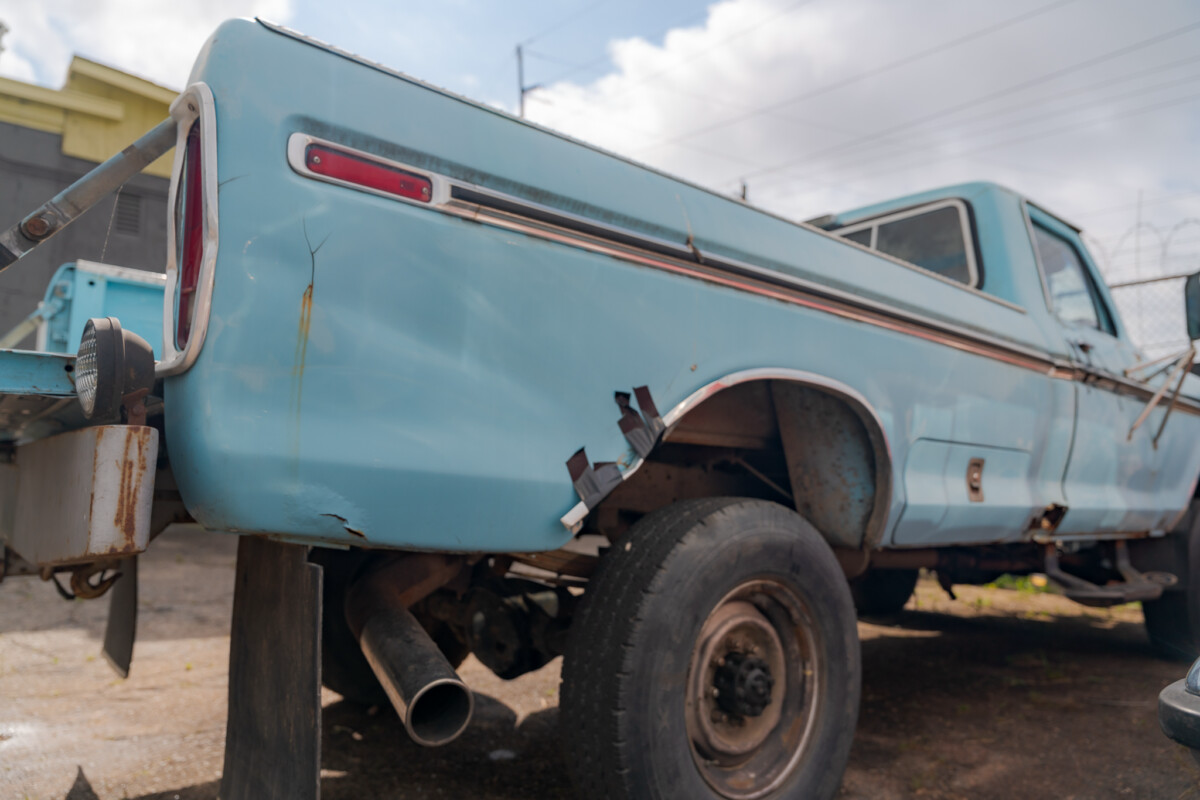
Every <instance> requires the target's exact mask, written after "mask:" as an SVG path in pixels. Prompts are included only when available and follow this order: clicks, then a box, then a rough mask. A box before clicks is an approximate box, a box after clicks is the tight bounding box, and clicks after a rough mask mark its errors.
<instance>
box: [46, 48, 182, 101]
mask: <svg viewBox="0 0 1200 800" xmlns="http://www.w3.org/2000/svg"><path fill="white" fill-rule="evenodd" d="M67 74H68V75H70V74H76V75H83V76H85V77H88V78H93V79H94V80H98V81H101V82H103V83H107V84H108V85H109V86H115V87H116V88H118V89H123V90H125V91H127V92H131V93H133V94H136V95H140V96H142V97H146V98H149V99H150V100H157V101H158V102H160V103H164V104H165V105H170V104H171V103H172V102H173V101H174V100H175V98H176V97H178V96H179V92H177V91H175V90H174V89H169V88H167V87H166V86H162V85H160V84H157V83H154V82H153V81H149V80H146V79H145V78H139V77H138V76H136V75H130V74H129V73H128V72H122V71H121V70H119V69H117V68H115V67H110V66H108V65H106V64H101V63H100V62H99V61H92V60H91V59H90V58H84V57H83V56H74V57H73V58H72V59H71V66H70V69H69V70H68V73H67Z"/></svg>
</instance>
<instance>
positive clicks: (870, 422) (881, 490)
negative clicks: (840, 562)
mask: <svg viewBox="0 0 1200 800" xmlns="http://www.w3.org/2000/svg"><path fill="white" fill-rule="evenodd" d="M762 380H782V381H790V382H792V383H799V384H804V385H806V386H813V387H816V388H819V389H825V390H828V391H829V392H831V393H832V394H835V395H837V396H838V397H841V398H843V399H845V400H848V401H850V403H851V404H852V405H853V406H854V407H855V408H856V409H857V410H858V412H859V414H860V415H862V416H863V417H864V419H863V424H864V427H866V429H867V435H868V436H869V437H870V440H871V445H872V447H873V448H874V450H875V454H876V459H875V503H874V510H873V511H872V513H871V517H870V519H869V520H868V521H867V532H866V536H865V537H864V541H863V547H864V548H865V549H868V550H869V549H872V548H874V547H877V546H878V545H879V543H880V541H882V539H883V534H884V531H886V530H887V529H888V527H889V523H890V521H891V513H890V508H891V499H892V477H893V476H892V446H891V443H890V442H889V441H888V438H887V431H886V429H885V428H884V427H883V421H882V420H881V419H880V418H879V414H878V412H876V411H875V407H874V406H872V405H871V403H870V402H869V401H868V400H867V398H866V397H864V396H863V395H862V394H861V393H860V392H858V391H857V390H856V389H853V388H852V387H850V386H847V385H846V384H844V383H842V382H841V381H837V380H833V379H832V378H827V377H825V376H824V375H818V374H816V373H815V372H805V371H804V370H799V369H790V368H787V367H760V368H756V369H746V370H741V371H739V372H733V373H730V374H729V375H726V376H725V377H723V378H718V379H717V380H715V381H711V382H710V383H706V384H705V385H704V386H701V387H700V388H699V389H697V390H696V391H694V392H692V393H691V394H690V395H688V396H687V397H686V398H684V400H683V401H682V402H680V403H679V404H678V405H676V406H675V407H674V408H672V409H671V410H670V411H668V412H667V413H666V414H664V415H663V416H662V417H660V418H659V420H660V424H661V425H662V431H661V433H660V434H659V435H658V436H657V437H656V439H655V442H656V443H657V442H660V441H662V440H664V439H666V438H668V437H669V436H670V434H671V430H672V428H674V427H675V425H677V424H678V423H679V421H680V420H681V419H683V418H684V417H685V416H686V415H687V414H688V412H689V411H691V410H692V409H694V408H696V407H697V406H698V405H700V404H701V403H703V402H704V401H705V400H707V399H709V398H710V397H712V396H713V395H714V394H717V393H718V392H720V391H722V390H724V389H728V388H730V387H732V386H737V385H738V384H742V383H750V382H752V381H762ZM642 388H643V389H644V388H645V387H642ZM634 391H635V393H637V395H638V405H639V407H640V408H641V409H642V412H643V414H654V416H656V417H657V413H656V412H657V408H656V407H655V406H654V402H653V400H651V399H650V392H649V390H646V391H645V398H646V402H645V403H643V402H642V395H641V392H640V391H639V390H636V389H635V390H634ZM618 405H620V400H618ZM622 411H624V409H622ZM631 413H632V412H631ZM622 419H623V420H624V419H625V417H624V416H623V417H622ZM631 445H632V443H631ZM582 453H583V449H582V448H581V449H580V450H579V452H577V453H576V454H575V455H574V456H572V459H576V458H579V457H580V455H581V454H582ZM583 458H584V459H585V463H586V455H583ZM645 461H646V456H644V455H641V454H640V453H639V454H638V457H637V458H636V459H635V460H634V461H633V463H632V464H630V465H629V467H627V468H626V469H625V470H623V471H622V470H621V469H620V468H619V467H616V465H609V464H605V465H603V466H604V467H608V466H613V467H615V468H616V469H617V471H618V473H619V480H617V481H616V482H615V483H613V484H612V486H611V487H608V488H607V490H606V491H604V492H603V494H602V495H601V496H600V497H587V498H585V499H581V500H580V501H579V502H578V503H576V504H575V505H574V506H572V507H571V510H570V511H568V512H567V513H566V514H563V515H562V517H560V518H559V522H561V523H562V525H563V527H564V528H566V529H567V530H568V531H570V532H571V533H573V534H575V533H579V531H580V530H582V529H583V522H584V520H585V519H587V515H588V513H589V512H590V511H591V509H592V508H594V507H595V506H596V505H597V504H598V503H600V501H602V500H603V499H604V498H605V497H607V496H608V495H609V493H611V492H612V490H613V489H615V488H616V487H617V486H619V485H620V484H621V483H624V482H625V481H627V480H629V479H630V478H631V477H633V475H634V474H635V473H636V472H637V471H638V469H640V468H641V466H642V464H644V463H645ZM574 481H575V476H574V474H572V482H574ZM576 491H579V487H578V486H576ZM580 497H581V498H584V494H583V493H582V492H580Z"/></svg>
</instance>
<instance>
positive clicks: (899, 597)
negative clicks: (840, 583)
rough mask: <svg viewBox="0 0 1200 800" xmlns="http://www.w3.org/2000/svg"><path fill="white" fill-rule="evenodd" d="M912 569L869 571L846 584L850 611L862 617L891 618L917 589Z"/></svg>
mask: <svg viewBox="0 0 1200 800" xmlns="http://www.w3.org/2000/svg"><path fill="white" fill-rule="evenodd" d="M918 575H919V572H918V571H917V570H915V569H869V570H867V571H866V572H864V573H863V574H862V575H859V576H858V577H857V578H855V579H854V580H852V581H850V594H851V596H853V597H854V607H855V608H856V609H858V613H859V614H862V615H863V616H864V617H873V616H886V615H888V614H895V613H897V612H899V611H900V610H901V609H902V608H904V604H905V603H907V602H908V598H910V597H912V593H913V590H914V589H916V588H917V576H918Z"/></svg>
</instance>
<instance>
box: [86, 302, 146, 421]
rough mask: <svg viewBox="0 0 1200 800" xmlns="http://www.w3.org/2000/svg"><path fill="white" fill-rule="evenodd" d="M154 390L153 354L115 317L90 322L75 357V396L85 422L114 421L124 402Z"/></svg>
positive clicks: (142, 340) (144, 341)
mask: <svg viewBox="0 0 1200 800" xmlns="http://www.w3.org/2000/svg"><path fill="white" fill-rule="evenodd" d="M152 388H154V350H153V349H152V348H151V347H150V345H149V344H147V343H146V340H145V339H143V338H142V337H140V336H138V335H137V334H136V333H133V332H132V331H125V330H121V323H120V322H119V321H118V320H117V318H116V317H104V318H102V319H89V320H88V321H87V324H86V325H84V326H83V337H82V338H81V339H80V340H79V352H78V353H77V354H76V356H75V393H76V394H77V395H78V396H79V405H80V406H81V407H82V408H83V415H84V416H85V417H86V418H88V419H109V418H112V417H115V416H116V415H117V414H118V412H119V411H120V409H121V405H122V403H123V402H124V401H125V399H126V398H130V399H133V398H134V397H135V396H136V397H137V398H139V399H140V398H141V397H144V396H145V395H147V394H149V392H150V390H151V389H152Z"/></svg>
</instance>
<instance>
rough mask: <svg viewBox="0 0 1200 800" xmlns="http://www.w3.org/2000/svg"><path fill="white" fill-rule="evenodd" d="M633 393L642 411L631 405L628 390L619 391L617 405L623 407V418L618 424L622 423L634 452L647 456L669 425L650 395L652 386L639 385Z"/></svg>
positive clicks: (624, 432) (622, 430)
mask: <svg viewBox="0 0 1200 800" xmlns="http://www.w3.org/2000/svg"><path fill="white" fill-rule="evenodd" d="M633 393H634V396H635V397H636V398H637V404H638V408H639V409H641V412H642V413H641V414H640V415H639V414H638V413H637V412H636V411H634V410H633V408H632V407H631V406H630V405H629V393H628V392H617V393H616V400H617V406H618V407H619V408H620V409H621V419H620V421H619V422H618V423H617V424H618V425H620V427H621V433H623V434H625V440H626V441H628V442H629V446H630V447H632V448H633V452H635V453H637V454H638V456H640V457H641V458H645V457H646V456H648V455H650V452H651V451H652V450H653V449H654V448H655V447H656V446H658V441H659V439H661V438H662V435H663V432H664V431H666V429H667V426H666V425H664V424H663V421H662V417H660V416H659V415H658V407H657V406H655V405H654V399H653V398H652V397H651V396H650V387H648V386H639V387H637V388H636V389H634V390H633Z"/></svg>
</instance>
